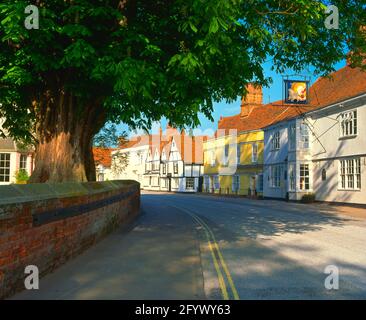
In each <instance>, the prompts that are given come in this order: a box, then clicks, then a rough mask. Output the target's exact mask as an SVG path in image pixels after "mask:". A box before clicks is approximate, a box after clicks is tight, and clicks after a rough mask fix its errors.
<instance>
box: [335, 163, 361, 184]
mask: <svg viewBox="0 0 366 320" xmlns="http://www.w3.org/2000/svg"><path fill="white" fill-rule="evenodd" d="M361 187H362V169H361V158H347V159H342V160H340V161H339V190H344V191H347V190H348V191H360V190H361Z"/></svg>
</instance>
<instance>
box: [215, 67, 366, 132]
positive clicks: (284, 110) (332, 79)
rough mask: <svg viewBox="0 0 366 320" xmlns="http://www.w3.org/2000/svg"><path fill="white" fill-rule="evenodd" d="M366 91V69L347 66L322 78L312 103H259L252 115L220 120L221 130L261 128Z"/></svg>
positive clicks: (314, 87)
mask: <svg viewBox="0 0 366 320" xmlns="http://www.w3.org/2000/svg"><path fill="white" fill-rule="evenodd" d="M363 93H366V72H364V71H362V70H361V69H360V68H351V67H350V66H346V67H344V68H342V69H340V70H338V71H336V72H333V73H332V74H330V76H329V77H323V78H319V79H318V80H317V81H316V82H315V83H314V84H313V85H312V86H311V88H310V91H309V99H310V104H309V105H288V104H284V103H283V101H281V100H280V101H277V102H273V103H270V104H266V105H261V106H255V107H254V108H253V109H252V111H251V113H250V114H249V116H247V117H241V116H240V114H238V115H235V116H232V117H225V118H222V119H221V120H220V121H219V126H218V128H219V129H224V130H226V131H227V130H230V129H236V130H238V132H240V131H251V130H259V129H263V128H265V127H268V126H270V125H272V124H275V123H278V122H280V121H284V120H289V119H291V118H294V117H297V116H299V115H301V114H304V113H306V112H309V111H312V110H316V109H320V108H323V107H326V106H329V105H331V104H334V103H338V102H341V101H345V100H347V99H350V98H352V97H356V96H358V95H360V94H363Z"/></svg>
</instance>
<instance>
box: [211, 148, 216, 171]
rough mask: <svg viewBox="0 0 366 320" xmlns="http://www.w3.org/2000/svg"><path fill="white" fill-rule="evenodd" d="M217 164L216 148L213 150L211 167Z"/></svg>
mask: <svg viewBox="0 0 366 320" xmlns="http://www.w3.org/2000/svg"><path fill="white" fill-rule="evenodd" d="M215 165H216V154H215V150H212V151H211V167H214V166H215Z"/></svg>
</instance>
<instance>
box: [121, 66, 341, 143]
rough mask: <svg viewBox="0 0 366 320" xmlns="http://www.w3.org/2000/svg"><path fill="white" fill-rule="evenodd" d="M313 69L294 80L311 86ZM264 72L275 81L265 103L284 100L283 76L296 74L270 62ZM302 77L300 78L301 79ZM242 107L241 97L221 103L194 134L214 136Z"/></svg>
mask: <svg viewBox="0 0 366 320" xmlns="http://www.w3.org/2000/svg"><path fill="white" fill-rule="evenodd" d="M345 65H346V62H345V61H342V62H340V63H338V64H337V65H336V66H335V69H336V70H339V69H340V68H342V67H344V66H345ZM312 70H313V68H312V67H309V68H308V69H306V70H303V71H302V72H301V73H300V74H298V75H295V76H294V77H292V79H294V80H296V79H302V78H301V77H300V76H306V77H308V78H309V80H310V85H312V84H313V83H314V82H315V81H316V80H317V77H316V76H314V73H313V72H312ZM264 71H265V74H266V76H270V77H271V78H272V80H273V82H272V85H271V86H270V87H269V88H266V87H264V88H263V103H265V104H266V103H269V102H274V101H278V100H281V99H282V90H283V89H282V83H283V76H293V75H294V74H295V73H294V72H293V71H291V70H287V71H286V73H285V74H283V75H282V74H278V73H276V72H274V71H272V70H271V63H270V62H268V63H267V64H265V65H264ZM299 77H300V78H299ZM240 105H241V97H238V99H237V101H235V102H234V103H226V102H225V101H222V102H220V103H215V104H214V112H213V114H212V116H213V118H214V122H211V121H210V120H208V119H207V118H206V117H205V116H204V115H201V116H200V121H201V125H200V126H199V127H198V128H195V129H194V130H193V133H194V134H195V135H201V134H204V135H208V136H212V135H213V133H214V132H215V130H216V129H217V123H218V121H219V120H220V117H221V116H223V117H228V116H233V115H236V114H238V113H239V112H240ZM166 125H167V121H166V120H165V119H162V120H161V126H162V128H163V130H164V129H165V128H166ZM159 128H160V124H159V123H155V124H154V125H153V127H152V130H151V132H152V133H157V132H158V130H159ZM119 130H121V131H126V132H128V134H129V135H130V137H132V136H134V135H136V134H143V133H142V132H141V131H137V132H132V131H130V130H129V129H128V127H126V126H125V125H120V126H119Z"/></svg>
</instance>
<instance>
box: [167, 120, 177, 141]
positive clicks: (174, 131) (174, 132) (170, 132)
mask: <svg viewBox="0 0 366 320" xmlns="http://www.w3.org/2000/svg"><path fill="white" fill-rule="evenodd" d="M178 134H179V133H178V130H177V129H176V128H173V127H172V126H171V125H170V123H169V124H168V125H167V126H166V136H167V138H170V137H172V136H176V135H178Z"/></svg>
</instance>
